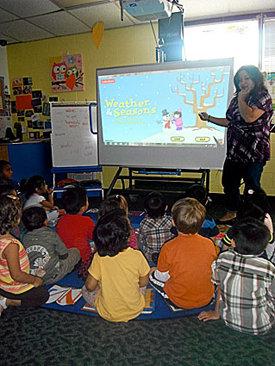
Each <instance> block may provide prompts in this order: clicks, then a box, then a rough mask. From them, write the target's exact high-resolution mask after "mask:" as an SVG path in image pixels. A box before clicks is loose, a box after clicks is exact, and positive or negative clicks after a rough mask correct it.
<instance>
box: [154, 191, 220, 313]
mask: <svg viewBox="0 0 275 366" xmlns="http://www.w3.org/2000/svg"><path fill="white" fill-rule="evenodd" d="M172 218H173V221H174V224H175V226H176V228H177V230H178V236H177V237H175V238H174V239H171V240H169V241H168V242H167V243H165V244H164V245H163V246H162V248H161V250H160V255H159V259H158V265H157V269H156V270H155V271H154V272H152V273H151V274H150V283H151V285H152V286H153V287H154V288H155V289H156V290H157V291H158V292H159V293H160V294H161V295H162V296H163V297H164V298H165V299H166V300H167V302H168V303H170V304H171V305H172V306H174V307H178V308H183V309H193V308H199V307H202V306H206V305H207V304H209V303H210V302H211V300H212V298H213V295H214V285H213V284H212V283H211V264H212V262H213V261H214V260H215V259H216V258H217V254H216V250H215V246H214V244H213V242H212V241H211V240H210V239H207V238H205V237H202V236H201V235H199V234H198V231H199V230H200V228H201V225H202V223H203V221H204V218H205V207H204V206H203V205H202V204H201V203H199V202H198V201H197V200H196V199H194V198H184V199H181V200H179V201H177V202H176V203H175V204H174V205H173V207H172Z"/></svg>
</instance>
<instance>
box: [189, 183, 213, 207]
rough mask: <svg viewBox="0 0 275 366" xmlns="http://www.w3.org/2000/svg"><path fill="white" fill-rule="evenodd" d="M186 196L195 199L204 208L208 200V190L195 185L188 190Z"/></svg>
mask: <svg viewBox="0 0 275 366" xmlns="http://www.w3.org/2000/svg"><path fill="white" fill-rule="evenodd" d="M185 196H186V197H190V198H195V199H196V200H198V201H199V202H200V203H201V204H202V205H204V206H205V205H206V203H207V199H208V197H207V192H206V189H205V188H204V187H203V186H202V185H201V184H193V185H192V186H190V187H189V188H187V190H186V194H185Z"/></svg>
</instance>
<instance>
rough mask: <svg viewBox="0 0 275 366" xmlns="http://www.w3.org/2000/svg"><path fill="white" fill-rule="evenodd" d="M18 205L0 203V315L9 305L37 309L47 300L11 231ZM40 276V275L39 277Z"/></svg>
mask: <svg viewBox="0 0 275 366" xmlns="http://www.w3.org/2000/svg"><path fill="white" fill-rule="evenodd" d="M20 217H21V204H20V200H19V198H18V197H15V196H13V195H7V196H2V197H1V200H0V315H1V313H2V311H3V310H4V309H6V308H7V306H8V305H13V306H20V305H22V306H26V307H27V306H40V305H42V304H44V303H45V302H46V301H47V300H48V297H49V295H48V291H47V289H46V288H44V287H43V286H42V283H43V280H42V278H41V277H39V276H38V275H36V276H33V275H31V274H30V273H29V272H30V263H29V259H28V256H27V253H26V251H25V249H24V247H23V245H22V244H21V242H20V241H19V240H17V239H15V238H14V237H13V236H12V235H11V234H10V232H11V230H12V229H13V228H14V227H15V226H17V225H18V224H19V221H20ZM42 274H43V273H41V275H42Z"/></svg>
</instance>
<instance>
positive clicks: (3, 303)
mask: <svg viewBox="0 0 275 366" xmlns="http://www.w3.org/2000/svg"><path fill="white" fill-rule="evenodd" d="M20 305H21V300H12V299H7V298H6V297H3V296H0V316H1V314H2V312H3V310H5V309H7V307H8V306H20Z"/></svg>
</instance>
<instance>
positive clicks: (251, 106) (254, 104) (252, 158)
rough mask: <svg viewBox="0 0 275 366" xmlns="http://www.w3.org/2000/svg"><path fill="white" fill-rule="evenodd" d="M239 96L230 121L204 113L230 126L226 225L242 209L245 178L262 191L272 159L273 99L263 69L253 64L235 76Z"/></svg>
mask: <svg viewBox="0 0 275 366" xmlns="http://www.w3.org/2000/svg"><path fill="white" fill-rule="evenodd" d="M234 85H235V89H236V92H235V95H234V97H233V99H232V100H231V102H230V105H229V107H228V109H227V112H226V118H217V117H213V116H210V115H209V114H207V113H204V112H203V113H200V118H201V119H202V120H203V121H208V122H211V123H214V124H217V125H219V126H224V127H228V131H227V154H226V159H225V162H224V166H223V174H222V185H223V188H224V193H225V197H226V210H227V212H226V213H225V215H224V216H223V217H222V218H221V219H220V221H222V222H225V221H229V220H232V219H234V218H235V217H236V213H237V211H238V208H239V206H240V191H239V188H240V184H241V179H243V181H244V183H245V193H246V192H248V190H253V191H258V190H259V189H260V188H261V187H260V180H261V175H262V172H263V168H264V165H265V164H266V161H267V160H269V159H270V142H269V135H270V122H271V117H272V114H273V110H272V99H271V96H270V95H269V93H268V91H267V89H266V87H265V85H264V78H263V75H262V73H261V72H260V70H259V69H258V68H257V67H256V66H253V65H247V66H242V67H241V68H240V69H239V70H238V71H237V73H236V75H235V76H234Z"/></svg>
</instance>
